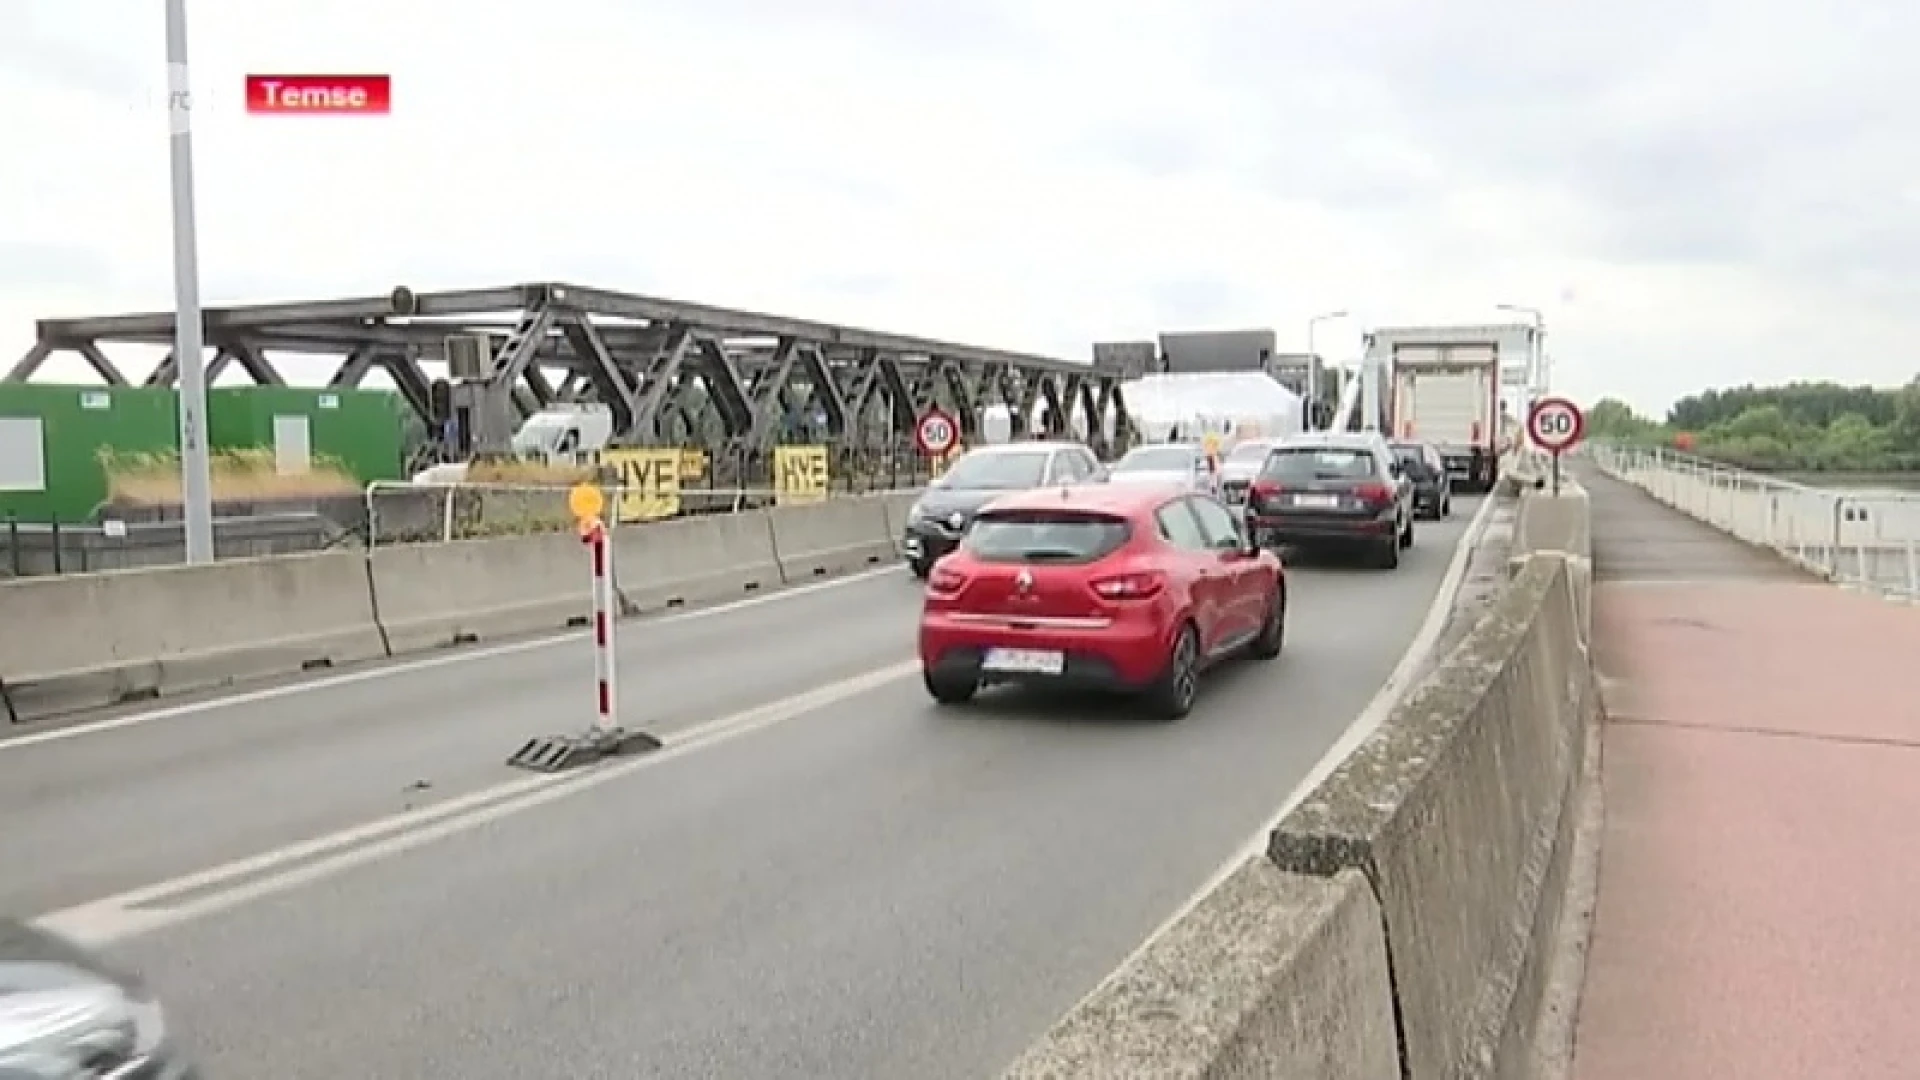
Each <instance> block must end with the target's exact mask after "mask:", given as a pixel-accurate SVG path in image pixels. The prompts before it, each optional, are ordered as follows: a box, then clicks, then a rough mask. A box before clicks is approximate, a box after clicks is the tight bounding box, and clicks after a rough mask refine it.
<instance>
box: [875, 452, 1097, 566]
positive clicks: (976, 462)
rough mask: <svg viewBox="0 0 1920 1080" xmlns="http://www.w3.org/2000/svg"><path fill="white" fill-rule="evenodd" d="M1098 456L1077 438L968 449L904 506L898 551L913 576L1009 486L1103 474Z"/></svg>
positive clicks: (1023, 487)
mask: <svg viewBox="0 0 1920 1080" xmlns="http://www.w3.org/2000/svg"><path fill="white" fill-rule="evenodd" d="M1105 475H1106V473H1105V471H1104V470H1103V469H1102V468H1101V466H1100V459H1099V458H1096V457H1094V456H1093V451H1091V450H1089V449H1087V448H1086V447H1084V446H1081V445H1080V444H1079V443H1069V442H1027V443H1004V444H1001V445H998V446H983V447H980V448H979V449H977V450H969V451H968V452H967V453H965V454H964V455H962V456H961V458H960V460H958V461H956V462H954V463H953V464H952V465H951V466H949V467H948V469H947V471H946V472H945V473H943V474H941V476H940V477H939V478H937V479H936V480H934V482H933V483H932V484H930V485H928V487H927V490H926V492H925V493H924V494H922V495H921V496H920V500H919V501H918V502H916V503H914V504H913V508H912V509H911V510H909V511H907V526H906V530H905V532H904V535H902V536H901V538H900V550H901V552H902V554H904V555H905V556H906V560H907V566H908V567H910V568H911V569H912V570H913V574H914V576H915V577H921V578H924V577H926V576H927V573H928V571H930V570H932V569H933V564H934V563H936V562H938V561H939V560H940V557H941V556H943V555H946V554H947V553H948V552H950V551H952V550H953V549H954V548H956V547H958V546H959V544H960V537H961V536H963V535H965V534H966V531H967V526H968V525H970V524H972V523H973V516H974V515H975V514H977V513H979V512H980V508H981V507H983V506H985V505H987V504H988V503H990V502H992V501H993V500H994V499H997V498H999V497H1000V496H1002V495H1005V494H1007V493H1008V492H1010V491H1026V490H1028V489H1030V488H1036V487H1041V486H1044V485H1048V484H1063V485H1065V484H1085V483H1092V482H1097V481H1099V480H1102V479H1104V478H1105Z"/></svg>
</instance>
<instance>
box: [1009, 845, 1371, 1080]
mask: <svg viewBox="0 0 1920 1080" xmlns="http://www.w3.org/2000/svg"><path fill="white" fill-rule="evenodd" d="M1394 1038H1395V1036H1394V1023H1393V998H1392V990H1391V986H1390V983H1389V981H1388V975H1387V953H1386V948H1385V945H1384V942H1383V941H1382V940H1381V937H1380V910H1379V908H1378V907H1377V906H1375V904H1374V900H1373V892H1372V890H1370V889H1369V888H1368V887H1367V882H1366V879H1365V878H1364V877H1362V876H1361V875H1359V874H1357V873H1352V872H1347V873H1341V874H1335V875H1333V876H1332V877H1327V878H1319V877H1305V876H1301V875H1298V874H1288V873H1283V872H1282V871H1281V870H1279V869H1278V868H1277V867H1275V866H1274V865H1273V864H1272V863H1271V862H1269V861H1267V859H1265V858H1264V857H1258V856H1256V857H1255V858H1253V859H1249V860H1248V861H1247V862H1246V864H1245V865H1243V866H1241V867H1240V869H1239V870H1238V871H1237V872H1235V873H1234V875H1233V876H1232V877H1230V878H1228V879H1227V880H1226V881H1225V882H1224V883H1222V884H1221V886H1220V887H1219V888H1218V889H1215V890H1214V891H1213V892H1212V893H1210V894H1208V895H1207V897H1206V898H1205V899H1204V900H1202V901H1201V903H1200V904H1199V905H1198V906H1197V907H1195V908H1194V909H1193V911H1191V912H1189V913H1188V914H1187V915H1186V916H1185V917H1183V918H1182V919H1181V920H1180V921H1179V922H1177V923H1175V924H1174V925H1173V927H1172V928H1171V929H1170V930H1168V931H1167V933H1166V934H1164V935H1162V936H1161V937H1160V938H1158V939H1157V940H1155V941H1154V942H1152V943H1151V944H1150V945H1149V946H1148V948H1147V950H1146V951H1145V952H1143V953H1142V954H1141V955H1140V957H1139V958H1137V959H1136V960H1135V961H1134V962H1133V963H1131V964H1129V965H1128V966H1127V967H1126V968H1125V969H1124V970H1123V971H1122V972H1121V973H1120V974H1119V976H1118V977H1116V978H1115V979H1113V980H1111V981H1110V982H1108V983H1107V984H1106V985H1104V986H1102V987H1101V988H1100V989H1098V990H1096V991H1095V992H1094V993H1093V994H1092V995H1091V996H1090V997H1088V998H1087V1000H1086V1001H1085V1002H1083V1003H1082V1004H1081V1005H1080V1007H1079V1008H1077V1009H1075V1010H1074V1011H1073V1012H1072V1013H1070V1014H1068V1016H1067V1018H1066V1019H1065V1020H1063V1021H1061V1022H1060V1024H1059V1025H1057V1026H1056V1027H1055V1028H1054V1029H1053V1030H1052V1031H1051V1032H1049V1033H1048V1035H1047V1037H1046V1038H1045V1039H1044V1040H1042V1041H1041V1042H1040V1043H1039V1044H1038V1045H1036V1046H1034V1047H1033V1048H1032V1049H1030V1050H1029V1051H1028V1052H1027V1053H1026V1054H1025V1055H1024V1056H1022V1057H1021V1058H1020V1059H1019V1060H1018V1061H1016V1062H1015V1063H1014V1065H1013V1067H1012V1068H1011V1069H1009V1070H1008V1071H1007V1073H1006V1080H1068V1078H1095V1080H1105V1078H1112V1080H1216V1078H1217V1080H1227V1078H1238V1077H1245V1078H1249V1080H1251V1078H1255V1077H1283V1078H1294V1077H1298V1078H1299V1080H1399V1078H1400V1056H1399V1053H1398V1052H1397V1050H1396V1049H1395V1044H1394Z"/></svg>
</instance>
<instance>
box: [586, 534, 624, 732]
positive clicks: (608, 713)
mask: <svg viewBox="0 0 1920 1080" xmlns="http://www.w3.org/2000/svg"><path fill="white" fill-rule="evenodd" d="M581 538H582V539H583V540H585V541H586V543H587V546H588V547H589V548H590V549H592V551H593V679H594V683H595V686H596V694H597V700H598V705H599V712H598V713H597V714H596V715H595V717H594V724H593V726H594V729H595V730H596V731H598V732H599V733H600V734H602V735H611V734H612V733H614V732H615V731H618V730H619V728H620V724H619V721H618V719H617V717H618V715H619V712H618V710H619V703H618V700H617V698H616V696H615V689H616V687H615V677H614V662H613V622H614V618H613V596H614V592H613V568H612V566H611V565H610V561H611V560H610V559H609V551H608V544H607V526H606V524H605V523H604V522H602V521H601V520H600V519H598V518H594V519H592V520H591V521H588V522H587V523H586V528H585V529H584V530H583V531H582V537H581Z"/></svg>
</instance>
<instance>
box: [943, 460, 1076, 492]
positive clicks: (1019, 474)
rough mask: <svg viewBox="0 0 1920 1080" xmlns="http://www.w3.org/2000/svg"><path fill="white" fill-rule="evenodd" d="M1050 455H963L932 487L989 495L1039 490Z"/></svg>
mask: <svg viewBox="0 0 1920 1080" xmlns="http://www.w3.org/2000/svg"><path fill="white" fill-rule="evenodd" d="M1050 453H1051V451H1048V450H994V451H990V452H988V453H984V454H967V455H965V456H964V457H962V458H961V459H960V460H959V461H956V462H954V463H953V467H952V468H950V469H948V470H947V471H946V472H945V473H944V474H942V475H941V477H940V478H939V479H938V480H936V481H934V486H935V487H943V488H955V489H969V488H972V489H986V490H991V491H1014V490H1018V489H1020V488H1030V487H1039V486H1040V477H1041V476H1042V475H1043V474H1044V473H1045V472H1046V467H1047V457H1048V455H1049V454H1050Z"/></svg>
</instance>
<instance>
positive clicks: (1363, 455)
mask: <svg viewBox="0 0 1920 1080" xmlns="http://www.w3.org/2000/svg"><path fill="white" fill-rule="evenodd" d="M1379 471H1380V470H1379V466H1378V465H1377V464H1376V463H1375V462H1374V460H1373V453H1372V452H1371V451H1369V450H1363V449H1358V448H1355V447H1347V446H1283V447H1280V448H1278V449H1276V450H1274V452H1273V453H1271V454H1268V455H1267V464H1266V466H1265V467H1264V468H1262V469H1261V470H1260V474H1261V475H1262V476H1265V477H1267V478H1269V479H1274V480H1367V479H1371V478H1372V477H1374V476H1376V475H1378V474H1379Z"/></svg>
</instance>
